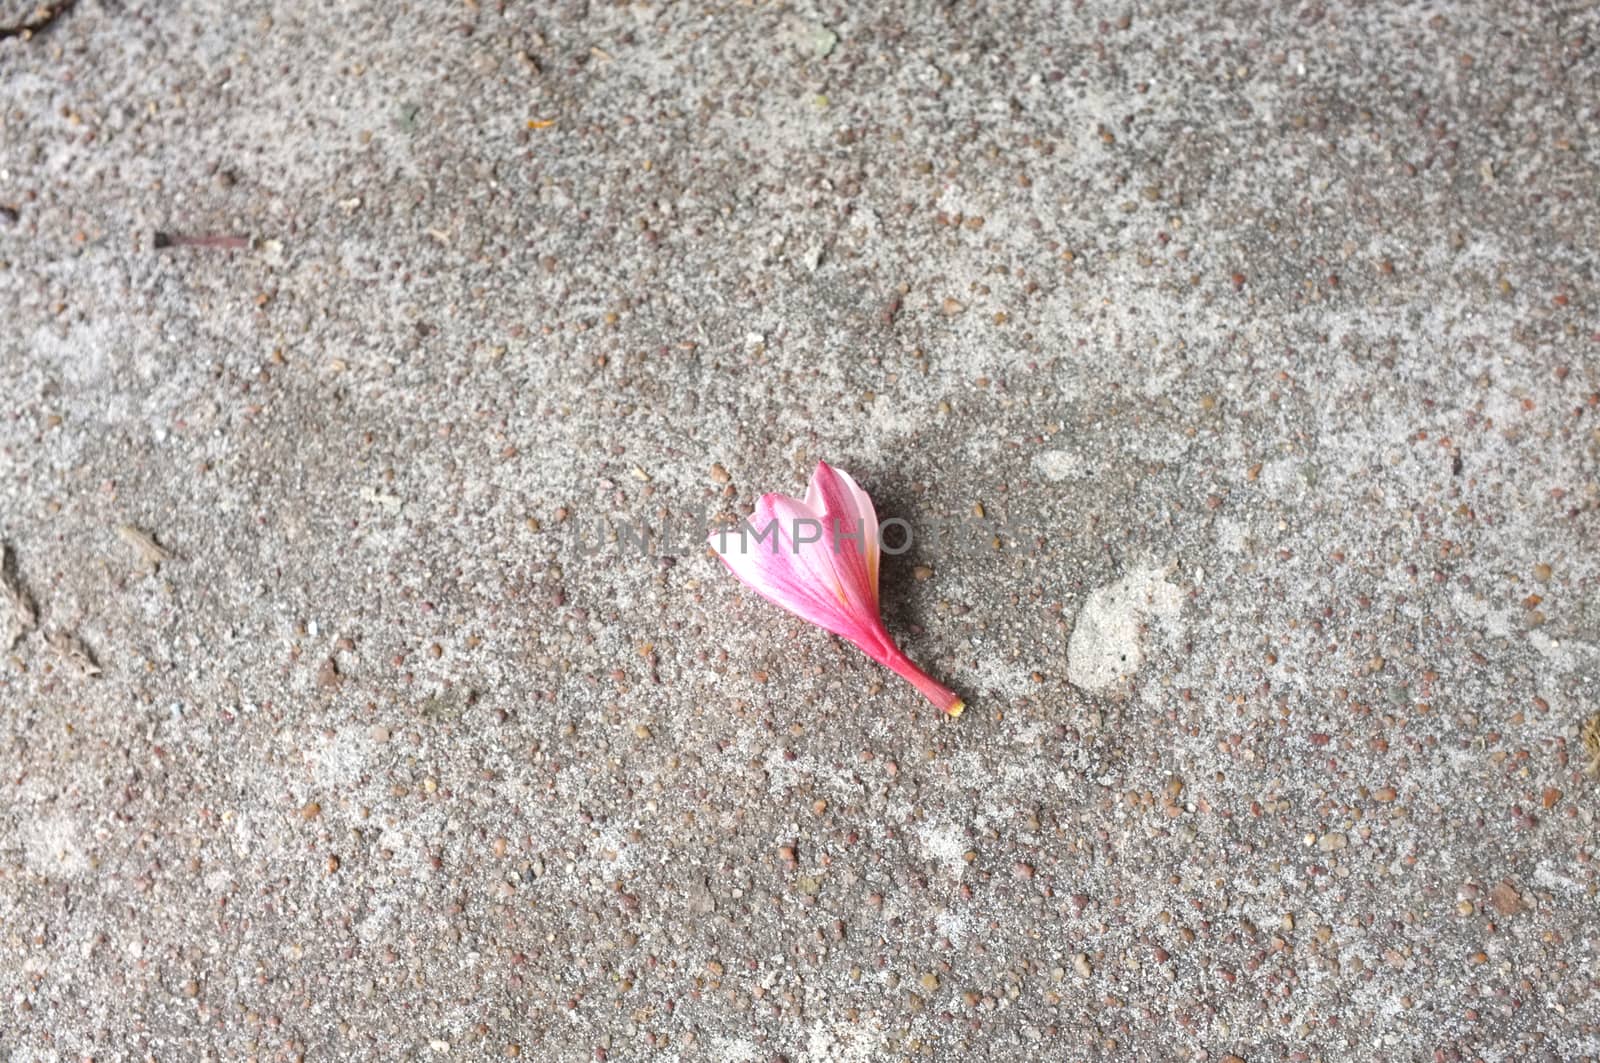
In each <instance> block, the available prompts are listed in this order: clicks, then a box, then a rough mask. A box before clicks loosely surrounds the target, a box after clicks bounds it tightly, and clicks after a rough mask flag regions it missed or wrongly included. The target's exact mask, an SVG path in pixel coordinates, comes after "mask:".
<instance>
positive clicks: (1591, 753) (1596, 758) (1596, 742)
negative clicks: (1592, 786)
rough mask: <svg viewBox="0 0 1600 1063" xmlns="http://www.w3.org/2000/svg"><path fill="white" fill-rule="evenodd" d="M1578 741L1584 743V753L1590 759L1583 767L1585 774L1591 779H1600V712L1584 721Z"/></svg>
mask: <svg viewBox="0 0 1600 1063" xmlns="http://www.w3.org/2000/svg"><path fill="white" fill-rule="evenodd" d="M1578 740H1579V741H1580V742H1582V743H1583V751H1584V753H1585V754H1586V755H1587V756H1588V757H1589V763H1587V764H1585V765H1584V766H1583V773H1584V774H1585V775H1587V776H1589V778H1591V779H1600V712H1597V713H1595V714H1594V715H1593V716H1591V717H1589V718H1588V719H1587V720H1585V721H1583V729H1582V730H1580V731H1579V732H1578Z"/></svg>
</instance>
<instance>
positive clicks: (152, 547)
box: [117, 524, 174, 569]
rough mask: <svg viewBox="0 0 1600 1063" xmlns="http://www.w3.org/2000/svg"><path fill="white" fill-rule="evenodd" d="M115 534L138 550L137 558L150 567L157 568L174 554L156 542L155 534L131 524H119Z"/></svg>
mask: <svg viewBox="0 0 1600 1063" xmlns="http://www.w3.org/2000/svg"><path fill="white" fill-rule="evenodd" d="M117 535H118V536H119V537H120V538H121V539H122V541H123V542H125V543H127V544H128V545H129V546H131V547H133V548H134V549H135V550H137V551H138V552H139V560H140V561H142V562H143V563H144V564H145V566H146V567H148V568H150V569H155V568H158V567H159V566H160V565H161V563H162V562H163V561H171V560H172V558H173V556H174V555H173V553H172V551H171V550H168V549H167V548H166V547H164V546H162V545H161V544H160V543H158V542H156V540H155V536H153V535H151V534H150V533H149V532H147V531H145V530H143V529H142V528H137V527H135V526H134V525H132V524H122V525H119V526H118V527H117Z"/></svg>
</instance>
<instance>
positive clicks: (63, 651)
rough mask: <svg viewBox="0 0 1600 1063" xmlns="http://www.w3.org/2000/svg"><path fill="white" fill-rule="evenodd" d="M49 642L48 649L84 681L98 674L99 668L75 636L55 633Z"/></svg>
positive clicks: (63, 632) (61, 632)
mask: <svg viewBox="0 0 1600 1063" xmlns="http://www.w3.org/2000/svg"><path fill="white" fill-rule="evenodd" d="M49 642H50V648H51V649H52V650H54V651H55V653H56V654H57V656H59V657H61V658H62V659H63V660H65V661H66V662H67V663H68V664H70V665H72V667H73V668H75V669H77V672H78V674H79V675H80V676H82V677H83V678H84V679H90V678H92V677H94V676H97V675H99V674H100V666H99V665H98V664H96V663H95V660H94V657H92V656H91V655H90V653H89V651H88V649H87V648H85V647H84V645H83V643H82V642H79V641H78V637H77V636H76V635H69V634H67V633H66V632H65V631H57V632H54V633H53V634H51V636H50V639H49Z"/></svg>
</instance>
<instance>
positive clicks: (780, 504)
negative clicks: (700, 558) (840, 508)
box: [710, 494, 871, 641]
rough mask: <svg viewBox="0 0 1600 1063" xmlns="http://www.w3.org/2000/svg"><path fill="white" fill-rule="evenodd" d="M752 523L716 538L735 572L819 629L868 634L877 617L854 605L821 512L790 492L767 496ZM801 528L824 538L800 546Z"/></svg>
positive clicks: (806, 533)
mask: <svg viewBox="0 0 1600 1063" xmlns="http://www.w3.org/2000/svg"><path fill="white" fill-rule="evenodd" d="M748 524H749V527H748V528H745V527H744V526H743V525H741V526H740V527H739V528H730V529H724V530H720V531H717V532H714V533H713V534H712V535H711V538H710V542H711V546H712V549H713V550H715V551H716V552H717V553H718V555H720V556H721V558H722V560H723V562H724V563H725V564H726V565H727V566H728V568H729V569H730V570H732V572H733V574H734V575H735V576H738V577H739V579H740V580H741V581H743V582H744V583H745V584H746V585H747V586H749V587H750V588H751V589H752V590H754V591H755V592H756V593H757V594H760V595H761V596H762V597H764V598H766V599H767V600H769V601H771V602H772V603H773V604H775V605H778V606H780V607H782V608H784V609H787V610H789V611H790V612H792V613H794V614H796V615H798V616H800V617H801V618H802V619H805V620H807V621H809V622H811V623H813V624H816V625H817V626H818V627H821V628H824V629H826V630H828V631H832V632H834V633H835V634H838V635H841V636H843V637H845V638H849V639H851V640H852V641H853V640H855V639H856V638H858V637H862V636H863V635H866V634H867V630H866V629H867V628H869V627H870V624H871V621H870V620H865V619H864V618H863V617H862V615H861V614H860V612H859V610H857V609H855V608H854V607H853V605H852V603H851V601H850V599H849V598H848V597H847V596H846V595H845V593H844V589H843V588H842V587H841V586H840V583H839V577H838V574H837V572H836V571H835V570H834V568H833V565H832V562H831V561H830V559H829V557H828V548H827V546H826V544H825V543H824V542H823V537H824V536H825V534H826V533H825V530H824V525H823V523H822V516H821V514H820V513H817V512H815V511H813V510H811V509H810V508H809V507H808V506H806V504H805V503H803V502H799V501H797V500H795V499H793V498H788V497H786V496H784V495H776V494H773V495H763V496H762V498H761V500H760V501H759V502H758V503H757V504H756V511H755V512H754V513H753V514H751V516H750V518H749V521H748ZM797 531H798V532H799V535H800V537H801V538H802V539H809V538H810V537H811V536H813V535H815V536H817V537H818V538H817V539H816V540H815V541H808V542H801V543H800V544H798V545H796V542H795V536H796V532H797ZM741 532H742V534H741Z"/></svg>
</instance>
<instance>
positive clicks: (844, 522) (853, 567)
mask: <svg viewBox="0 0 1600 1063" xmlns="http://www.w3.org/2000/svg"><path fill="white" fill-rule="evenodd" d="M852 488H854V490H852ZM865 493H866V492H864V491H861V489H860V488H859V487H856V486H855V484H854V482H853V481H851V480H850V479H849V478H848V477H846V476H843V475H841V474H840V473H839V472H837V471H836V470H835V469H833V468H832V467H831V466H830V465H829V464H828V463H827V462H825V461H819V462H818V463H817V471H816V472H814V473H812V475H811V489H810V491H808V492H807V496H806V497H807V500H808V501H809V500H810V499H811V498H812V497H816V498H818V499H820V501H821V502H822V510H823V514H822V519H823V523H824V526H825V528H826V531H825V532H824V535H823V539H824V540H825V543H826V547H827V554H828V560H829V561H830V562H831V563H832V565H833V569H834V571H835V572H836V573H837V574H838V579H839V583H840V586H841V587H842V589H843V591H844V594H845V597H846V598H848V599H849V600H850V602H851V605H852V606H853V607H854V608H856V609H858V610H860V611H862V612H870V613H871V614H872V615H873V616H876V615H877V614H878V584H877V580H875V579H874V578H873V575H872V569H875V568H876V566H875V565H873V566H870V567H869V564H868V560H869V557H870V549H871V548H870V546H869V544H868V541H867V524H868V523H869V521H870V523H872V525H873V526H874V530H875V529H876V525H877V517H876V514H872V513H868V514H863V513H862V512H861V504H860V502H859V500H858V494H860V495H864V494H865ZM867 508H868V509H869V510H870V509H871V503H870V502H869V503H868V506H867ZM876 538H877V536H876V535H874V536H873V540H874V541H876Z"/></svg>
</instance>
